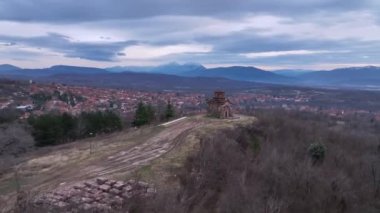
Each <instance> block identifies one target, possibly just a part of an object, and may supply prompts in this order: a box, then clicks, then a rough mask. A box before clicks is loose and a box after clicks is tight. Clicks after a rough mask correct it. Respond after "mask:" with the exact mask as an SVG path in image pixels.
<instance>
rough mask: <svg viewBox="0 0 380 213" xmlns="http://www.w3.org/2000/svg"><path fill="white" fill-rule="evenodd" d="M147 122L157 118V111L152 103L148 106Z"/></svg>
mask: <svg viewBox="0 0 380 213" xmlns="http://www.w3.org/2000/svg"><path fill="white" fill-rule="evenodd" d="M146 114H147V122H148V123H152V122H153V121H154V119H155V111H154V108H153V106H152V105H151V104H148V105H147V106H146Z"/></svg>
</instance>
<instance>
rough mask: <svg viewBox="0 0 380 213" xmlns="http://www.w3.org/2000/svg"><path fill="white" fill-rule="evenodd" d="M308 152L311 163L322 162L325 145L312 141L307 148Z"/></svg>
mask: <svg viewBox="0 0 380 213" xmlns="http://www.w3.org/2000/svg"><path fill="white" fill-rule="evenodd" d="M308 153H309V155H310V157H311V158H312V160H313V163H316V162H322V161H323V159H324V158H325V154H326V147H325V146H324V145H323V144H320V143H312V144H310V146H309V148H308Z"/></svg>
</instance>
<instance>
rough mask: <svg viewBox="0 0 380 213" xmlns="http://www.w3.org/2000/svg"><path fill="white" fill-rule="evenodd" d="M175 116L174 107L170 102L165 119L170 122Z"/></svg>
mask: <svg viewBox="0 0 380 213" xmlns="http://www.w3.org/2000/svg"><path fill="white" fill-rule="evenodd" d="M174 116H175V112H174V107H173V105H172V104H171V103H170V101H169V102H168V105H167V106H166V111H165V119H166V120H169V119H171V118H174Z"/></svg>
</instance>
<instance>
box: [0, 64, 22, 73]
mask: <svg viewBox="0 0 380 213" xmlns="http://www.w3.org/2000/svg"><path fill="white" fill-rule="evenodd" d="M20 69H21V68H20V67H16V66H13V65H11V64H0V70H1V71H11V70H20Z"/></svg>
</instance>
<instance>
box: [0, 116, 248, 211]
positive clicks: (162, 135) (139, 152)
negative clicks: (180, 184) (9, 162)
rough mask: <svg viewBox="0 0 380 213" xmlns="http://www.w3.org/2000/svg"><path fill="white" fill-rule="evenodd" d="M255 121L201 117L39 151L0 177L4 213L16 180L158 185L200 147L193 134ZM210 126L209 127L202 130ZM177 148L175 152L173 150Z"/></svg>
mask: <svg viewBox="0 0 380 213" xmlns="http://www.w3.org/2000/svg"><path fill="white" fill-rule="evenodd" d="M254 120H255V119H254V118H252V117H240V118H239V119H234V120H217V119H210V118H204V117H203V116H198V117H192V118H186V119H183V120H181V121H178V122H175V123H172V124H170V125H166V126H154V127H147V128H142V129H137V130H132V131H125V132H120V133H115V134H112V135H108V136H99V137H97V138H92V139H86V140H82V141H77V142H74V143H71V144H65V145H62V146H56V147H50V148H46V149H42V150H39V151H37V152H35V153H32V154H30V155H29V156H27V157H26V158H25V159H24V161H23V162H22V163H20V164H19V165H17V167H16V170H17V177H18V178H15V173H14V171H9V172H8V173H5V174H3V175H2V176H0V192H1V194H0V201H1V202H2V203H6V204H7V207H8V208H4V209H3V210H2V211H4V212H6V211H7V210H9V208H11V206H12V205H13V203H14V202H15V197H16V188H17V185H18V184H19V185H20V186H21V189H22V190H24V191H28V192H30V193H32V194H35V193H41V192H47V191H51V190H53V189H56V188H57V187H58V188H59V187H64V186H69V185H74V184H75V183H77V182H79V181H83V180H89V179H93V178H96V177H107V178H115V179H119V180H125V179H126V178H138V179H145V180H148V181H152V182H153V183H155V184H158V185H160V184H161V181H164V180H163V179H164V178H166V177H168V176H170V175H169V173H168V170H167V169H168V168H175V167H180V165H181V162H184V161H185V159H186V156H187V154H188V153H190V152H191V151H192V149H193V148H194V147H196V146H197V145H196V144H197V143H198V142H199V139H195V138H197V137H201V135H202V134H205V133H206V134H209V133H210V131H211V130H212V129H220V128H234V127H235V126H236V125H244V124H249V123H252V122H253V121H254ZM206 129H208V131H207V132H204V131H205V130H206ZM173 149H175V150H176V151H173V152H169V151H170V150H173ZM147 166H148V167H150V168H151V169H154V170H155V171H156V172H155V175H156V177H155V178H153V176H152V175H150V174H149V173H147V171H146V170H147V168H148V167H147ZM158 174H159V175H158ZM136 175H137V176H136ZM158 176H159V178H158ZM152 178H153V179H154V180H153V179H152ZM15 182H17V183H18V184H15Z"/></svg>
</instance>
